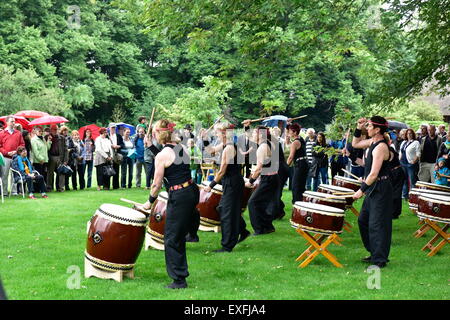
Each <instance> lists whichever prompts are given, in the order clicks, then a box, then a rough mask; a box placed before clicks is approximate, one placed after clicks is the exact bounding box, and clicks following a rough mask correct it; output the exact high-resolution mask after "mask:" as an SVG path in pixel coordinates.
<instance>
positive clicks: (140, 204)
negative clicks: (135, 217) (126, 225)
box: [120, 198, 144, 206]
mask: <svg viewBox="0 0 450 320" xmlns="http://www.w3.org/2000/svg"><path fill="white" fill-rule="evenodd" d="M120 201H123V202H126V203H129V204H134V205H137V206H143V205H144V204H143V203H138V202H135V201H132V200H128V199H124V198H120Z"/></svg>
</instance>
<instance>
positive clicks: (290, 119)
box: [288, 114, 308, 121]
mask: <svg viewBox="0 0 450 320" xmlns="http://www.w3.org/2000/svg"><path fill="white" fill-rule="evenodd" d="M307 116H308V115H307V114H305V115H303V116H299V117H295V118H289V119H288V121H294V120H297V119H302V118H306V117H307Z"/></svg>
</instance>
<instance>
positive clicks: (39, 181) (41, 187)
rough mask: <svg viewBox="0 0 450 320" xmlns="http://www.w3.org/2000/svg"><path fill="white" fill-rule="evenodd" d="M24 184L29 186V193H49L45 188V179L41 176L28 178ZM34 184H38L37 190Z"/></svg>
mask: <svg viewBox="0 0 450 320" xmlns="http://www.w3.org/2000/svg"><path fill="white" fill-rule="evenodd" d="M24 182H25V183H26V185H27V188H28V192H29V193H34V192H35V191H37V192H39V193H45V192H46V191H47V188H46V186H45V181H44V177H43V176H41V175H36V176H35V177H34V179H33V178H31V177H30V176H26V177H25V181H24ZM34 184H36V187H37V190H35V188H34Z"/></svg>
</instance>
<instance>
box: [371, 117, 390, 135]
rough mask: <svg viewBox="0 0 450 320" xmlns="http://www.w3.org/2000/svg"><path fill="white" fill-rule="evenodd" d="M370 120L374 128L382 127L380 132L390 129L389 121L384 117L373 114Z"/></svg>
mask: <svg viewBox="0 0 450 320" xmlns="http://www.w3.org/2000/svg"><path fill="white" fill-rule="evenodd" d="M370 122H372V125H373V127H374V128H379V129H380V134H384V133H385V132H386V131H387V129H388V122H387V121H386V119H385V118H383V117H380V116H373V117H371V118H370Z"/></svg>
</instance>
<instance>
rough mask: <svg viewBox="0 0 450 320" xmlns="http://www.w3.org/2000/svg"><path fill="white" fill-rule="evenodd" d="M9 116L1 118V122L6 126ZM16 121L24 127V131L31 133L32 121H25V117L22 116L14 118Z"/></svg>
mask: <svg viewBox="0 0 450 320" xmlns="http://www.w3.org/2000/svg"><path fill="white" fill-rule="evenodd" d="M7 117H8V116H3V117H0V121H1V122H3V123H4V124H5V126H6V118H7ZM13 117H14V119H15V120H16V123H17V124H20V125H21V126H22V128H23V129H25V130H27V131H31V129H32V128H31V126H30V121H28V120H27V119H25V118H24V117H21V116H13Z"/></svg>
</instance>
